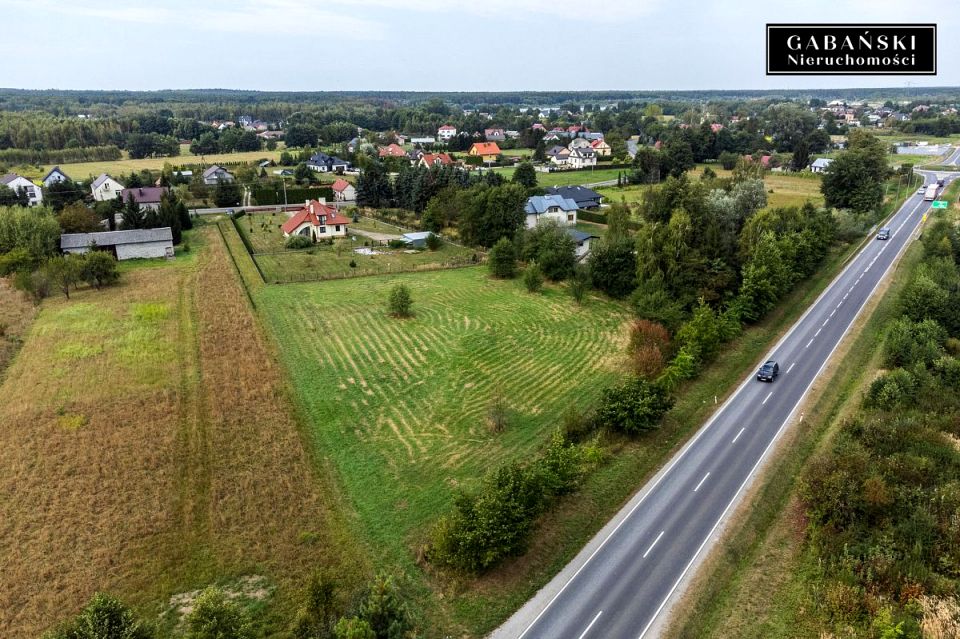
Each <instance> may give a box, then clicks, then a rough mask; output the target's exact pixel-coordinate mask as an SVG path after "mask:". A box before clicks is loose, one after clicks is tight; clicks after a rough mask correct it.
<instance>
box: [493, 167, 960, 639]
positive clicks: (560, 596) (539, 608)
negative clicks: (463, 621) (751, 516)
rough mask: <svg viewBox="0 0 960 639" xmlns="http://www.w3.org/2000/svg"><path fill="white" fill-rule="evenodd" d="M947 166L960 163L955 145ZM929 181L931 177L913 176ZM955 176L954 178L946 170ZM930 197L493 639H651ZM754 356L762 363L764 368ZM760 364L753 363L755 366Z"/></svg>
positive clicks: (895, 225) (835, 285)
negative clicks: (775, 368) (768, 377)
mask: <svg viewBox="0 0 960 639" xmlns="http://www.w3.org/2000/svg"><path fill="white" fill-rule="evenodd" d="M949 161H950V162H953V163H956V162H958V161H960V149H958V150H957V151H956V152H955V153H953V154H952V155H951V157H950V158H949ZM921 173H923V174H924V177H925V180H926V182H928V183H929V182H932V181H933V180H935V179H936V177H935V174H933V173H931V172H921ZM950 175H951V176H954V177H955V176H957V174H950ZM929 208H930V202H924V201H923V195H921V194H918V193H916V192H914V194H913V195H912V196H911V197H910V198H909V199H908V200H907V202H906V203H905V205H904V206H903V207H902V208H901V209H900V210H899V211H898V212H897V213H896V214H894V215H893V216H892V218H891V219H890V220H889V221H888V222H887V223H885V226H888V227H889V228H890V229H891V232H892V235H891V237H890V239H889V240H887V241H882V240H870V241H868V242H867V243H866V245H865V246H864V247H863V249H862V250H861V251H860V252H859V253H858V254H857V255H856V256H855V257H854V258H853V259H852V260H851V261H850V262H849V263H848V265H847V267H846V268H845V269H844V270H843V271H842V272H841V273H840V275H838V276H837V278H836V279H835V280H834V281H833V282H832V283H831V284H830V286H829V287H828V288H827V289H826V290H825V291H824V292H823V293H822V294H821V296H820V297H819V298H818V299H817V300H816V301H815V302H814V303H813V304H812V305H811V306H810V308H808V309H807V311H806V312H805V313H804V315H803V316H802V317H801V318H800V319H799V320H798V321H797V322H796V323H795V324H794V326H793V327H792V328H791V329H790V331H789V332H788V333H787V334H786V335H785V336H784V337H783V338H782V339H781V340H780V342H779V343H778V344H777V345H776V346H775V347H774V348H773V350H772V351H771V352H770V353H768V354H767V355H766V356H765V357H764V358H763V360H767V359H773V360H776V361H778V362H779V364H780V377H779V378H778V379H777V380H776V381H775V382H774V383H763V382H759V381H756V379H755V377H754V376H752V375H751V377H749V378H747V379H746V380H744V381H743V383H742V384H741V386H740V387H739V388H738V389H737V391H736V392H735V393H734V394H733V395H732V396H731V397H730V398H729V399H728V400H727V401H726V402H725V403H724V404H723V405H722V406H721V407H720V408H719V409H718V410H717V411H716V412H715V413H714V415H713V416H712V417H711V418H710V420H709V421H708V422H707V423H706V424H705V425H704V426H703V427H701V429H700V430H699V431H698V432H697V433H696V435H694V437H693V438H692V439H691V440H690V441H689V442H688V443H687V445H686V446H685V447H684V448H683V449H682V450H681V451H680V452H678V453H677V454H676V455H675V456H674V457H673V459H672V460H670V461H669V463H668V464H667V465H666V466H665V467H664V468H663V469H662V470H661V471H660V473H658V474H657V475H656V476H655V477H654V478H653V479H652V480H651V481H650V483H649V484H648V485H647V486H646V487H644V488H643V489H642V490H641V491H640V492H638V493H637V494H636V495H635V496H634V497H633V498H632V499H631V500H630V502H629V503H628V504H627V505H626V506H624V508H623V509H622V510H621V511H620V512H619V513H618V514H617V516H616V517H615V518H614V519H613V520H611V521H610V522H609V523H608V524H607V525H606V526H605V527H604V529H603V530H601V531H600V533H599V534H598V535H597V536H596V537H595V538H594V539H593V540H591V542H590V543H589V544H588V545H587V546H586V547H585V548H584V549H583V550H582V551H581V552H580V554H579V555H578V556H577V557H576V558H575V559H574V560H573V561H572V562H571V563H570V564H569V565H568V566H567V567H566V568H564V570H563V571H562V572H561V573H560V574H559V575H557V577H556V578H554V580H553V581H551V582H550V583H549V584H547V586H545V587H544V588H543V589H542V590H541V591H540V592H539V593H538V594H537V595H536V596H535V597H534V598H533V599H531V600H530V601H529V602H528V603H527V604H526V605H525V606H524V607H523V608H521V609H520V611H518V612H517V613H516V614H515V615H514V616H513V617H511V618H510V619H509V620H508V621H507V622H506V623H505V624H504V625H503V626H501V627H500V628H499V629H498V630H496V631H495V632H494V633H493V634H492V635H491V637H492V638H493V639H567V638H569V639H594V638H596V639H638V638H640V639H650V638H651V637H654V636H657V634H658V633H659V632H660V631H661V630H662V627H661V625H662V624H663V622H664V619H665V617H666V616H667V615H666V614H663V613H664V611H665V610H666V609H668V608H669V605H670V604H672V603H673V601H674V600H675V597H677V596H679V594H680V592H682V589H683V587H685V585H686V579H688V578H689V577H690V576H691V575H692V572H694V569H695V568H696V566H697V564H698V562H699V561H700V560H702V557H703V555H704V550H705V549H706V548H707V547H708V546H709V545H710V544H711V543H712V542H714V541H716V539H717V537H718V536H719V533H720V531H721V530H722V527H721V524H723V523H724V522H725V518H726V516H727V514H728V513H729V511H730V510H731V508H732V507H733V506H734V505H735V504H736V503H737V502H738V501H739V499H740V498H741V496H742V494H743V490H744V488H745V487H746V486H747V485H748V484H749V483H750V481H751V480H752V479H753V477H754V476H755V475H756V471H757V470H758V468H759V466H760V464H761V462H763V461H764V460H765V459H766V457H767V455H768V454H769V452H770V451H771V450H772V449H773V447H774V445H775V444H776V442H777V440H778V438H779V437H780V435H781V434H782V433H783V431H784V429H785V428H786V427H787V426H788V425H790V424H792V423H796V421H797V420H796V419H795V418H796V417H799V416H798V415H797V414H796V413H797V411H798V408H799V406H800V403H801V400H802V399H803V398H804V396H805V395H806V394H807V392H808V391H809V389H810V387H811V386H812V385H813V383H814V382H815V381H816V380H817V378H818V376H819V375H820V372H821V371H822V370H823V368H824V366H825V365H826V363H827V361H828V360H829V359H830V357H831V355H832V354H833V352H834V350H835V349H836V347H837V346H838V344H839V343H840V341H841V339H842V338H843V336H844V335H845V334H846V333H847V331H848V330H849V328H850V327H851V325H852V323H853V321H854V320H855V319H856V317H857V316H858V315H859V313H860V311H861V309H862V308H863V306H864V304H866V302H867V300H868V299H869V298H870V297H871V296H872V295H873V293H874V291H875V290H876V288H877V286H878V284H879V283H880V281H881V280H882V279H883V278H884V277H885V276H886V275H887V274H888V271H889V270H890V267H891V266H892V265H893V263H894V262H895V260H896V258H897V257H898V256H899V255H900V253H901V252H902V251H903V250H904V249H905V247H906V246H907V245H908V244H909V243H910V241H911V240H912V238H914V237H916V232H917V231H918V227H919V225H920V223H921V219H922V217H923V214H924V213H925V212H926V211H927V210H928V209H929ZM763 360H761V361H763ZM759 363H760V362H758V364H759Z"/></svg>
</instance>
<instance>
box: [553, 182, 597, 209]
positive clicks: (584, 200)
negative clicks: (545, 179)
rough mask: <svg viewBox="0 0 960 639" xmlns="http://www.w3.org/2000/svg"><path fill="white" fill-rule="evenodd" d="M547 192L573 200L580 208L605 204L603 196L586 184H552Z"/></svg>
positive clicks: (590, 207) (594, 207) (595, 207)
mask: <svg viewBox="0 0 960 639" xmlns="http://www.w3.org/2000/svg"><path fill="white" fill-rule="evenodd" d="M546 194H547V195H559V196H560V197H562V198H565V199H568V200H573V201H574V202H576V204H577V208H579V209H597V208H600V205H601V204H603V196H602V195H600V194H599V193H597V192H596V191H594V190H593V189H588V188H587V187H585V186H551V187H548V188H547V190H546Z"/></svg>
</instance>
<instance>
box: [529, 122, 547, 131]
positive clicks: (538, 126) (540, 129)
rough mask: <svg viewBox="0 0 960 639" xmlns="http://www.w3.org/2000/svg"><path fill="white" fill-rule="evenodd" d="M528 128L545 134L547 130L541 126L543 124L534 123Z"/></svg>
mask: <svg viewBox="0 0 960 639" xmlns="http://www.w3.org/2000/svg"><path fill="white" fill-rule="evenodd" d="M530 128H531V129H533V130H534V131H544V132H546V130H547V127H545V126H543V124H542V123H540V122H534V123H533V126H531V127H530Z"/></svg>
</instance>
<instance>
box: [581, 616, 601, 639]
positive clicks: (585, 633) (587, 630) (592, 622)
mask: <svg viewBox="0 0 960 639" xmlns="http://www.w3.org/2000/svg"><path fill="white" fill-rule="evenodd" d="M602 614H603V611H602V610H601V611H600V612H598V613H597V616H596V617H594V618H593V621H591V622H590V625H589V626H587V628H586V630H584V631H583V632H581V633H580V636H579V637H577V639H583V638H584V637H586V636H587V633H588V632H590V629H591V628H593V624H595V623H597V619H599V618H600V615H602Z"/></svg>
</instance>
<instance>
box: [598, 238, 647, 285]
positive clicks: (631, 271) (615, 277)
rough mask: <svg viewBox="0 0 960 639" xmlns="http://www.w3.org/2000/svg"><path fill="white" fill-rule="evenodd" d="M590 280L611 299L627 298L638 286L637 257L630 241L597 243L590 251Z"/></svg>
mask: <svg viewBox="0 0 960 639" xmlns="http://www.w3.org/2000/svg"><path fill="white" fill-rule="evenodd" d="M590 279H591V280H592V281H593V285H594V287H596V288H597V289H598V290H601V291H603V292H604V293H606V294H607V295H609V296H610V297H626V296H627V295H629V294H630V292H631V291H632V290H633V289H634V287H636V285H637V256H636V253H635V248H634V246H633V243H632V242H630V241H629V240H626V239H624V240H621V241H618V242H602V241H595V242H594V243H593V248H592V249H591V251H590Z"/></svg>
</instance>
